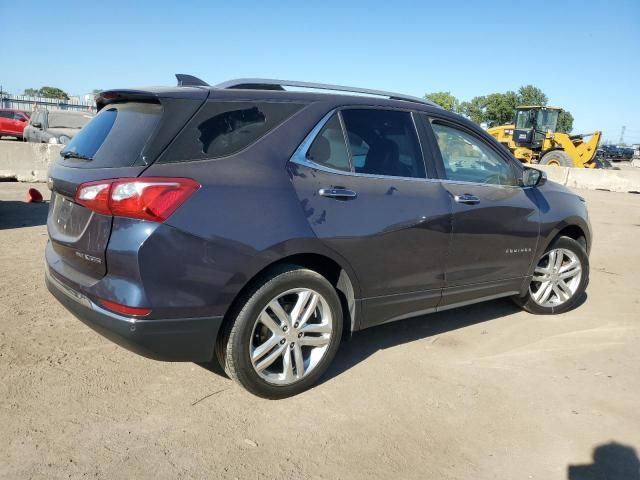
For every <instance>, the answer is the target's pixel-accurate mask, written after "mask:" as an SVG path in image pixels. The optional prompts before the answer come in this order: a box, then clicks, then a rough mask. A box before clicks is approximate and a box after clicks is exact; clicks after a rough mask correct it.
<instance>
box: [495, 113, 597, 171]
mask: <svg viewBox="0 0 640 480" xmlns="http://www.w3.org/2000/svg"><path fill="white" fill-rule="evenodd" d="M561 111H562V109H560V108H557V107H542V106H536V105H534V106H523V107H517V108H516V115H515V122H514V124H513V125H500V126H498V127H492V128H489V129H488V130H487V131H488V132H489V133H490V134H491V135H493V136H494V137H495V138H496V139H497V140H498V141H499V142H500V143H502V144H503V145H504V146H505V147H507V148H508V149H509V150H511V153H512V154H513V156H514V157H516V158H517V159H518V160H520V161H521V162H523V163H539V164H540V165H557V166H562V167H578V168H582V167H584V168H597V167H599V166H601V165H600V162H599V161H597V160H596V153H597V151H598V144H599V143H600V137H601V135H602V132H600V131H595V132H593V133H589V134H584V135H569V134H567V133H562V132H558V131H556V128H557V126H558V117H559V115H560V112H561ZM586 137H591V138H590V139H589V140H588V141H587V140H586Z"/></svg>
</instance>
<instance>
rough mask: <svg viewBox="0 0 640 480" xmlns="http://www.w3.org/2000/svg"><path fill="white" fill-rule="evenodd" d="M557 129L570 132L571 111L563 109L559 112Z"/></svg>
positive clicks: (571, 124)
mask: <svg viewBox="0 0 640 480" xmlns="http://www.w3.org/2000/svg"><path fill="white" fill-rule="evenodd" d="M557 130H558V131H559V132H564V133H571V130H573V115H571V112H566V111H564V110H563V111H562V112H560V115H559V116H558V127H557Z"/></svg>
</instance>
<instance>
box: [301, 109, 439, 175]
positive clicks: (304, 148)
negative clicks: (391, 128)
mask: <svg viewBox="0 0 640 480" xmlns="http://www.w3.org/2000/svg"><path fill="white" fill-rule="evenodd" d="M373 108H377V107H373ZM377 109H378V110H386V109H384V108H377ZM341 110H343V108H341V107H340V108H334V109H333V110H331V111H329V112H328V113H327V114H326V115H325V116H324V117H322V118H321V119H320V121H319V122H318V123H317V124H316V126H315V127H313V129H311V131H310V132H309V133H308V134H307V136H306V137H305V138H304V140H303V141H302V143H301V144H300V146H299V147H298V148H297V149H296V151H295V152H294V153H293V155H292V156H291V158H290V159H289V161H290V162H293V163H296V164H298V165H303V166H305V167H308V168H313V169H315V170H320V171H322V172H326V173H333V174H336V175H345V176H348V177H365V178H377V179H395V180H403V181H406V180H411V181H419V182H424V181H428V182H439V181H441V180H440V179H439V178H425V177H397V176H395V175H376V174H372V173H359V172H355V171H353V165H351V148H350V146H349V142H348V141H347V133H346V128H344V124H343V120H342V115H338V118H339V121H340V125H341V126H342V132H343V135H344V136H345V142H346V144H347V151H348V152H349V165H350V166H351V171H348V172H347V171H345V170H338V169H335V168H331V167H327V166H324V165H320V164H319V163H316V162H314V161H312V160H309V159H308V158H307V152H308V151H309V148H311V144H312V143H313V141H314V140H315V138H316V137H317V136H318V134H319V133H320V131H321V130H322V128H323V127H324V126H325V124H326V123H327V122H328V121H329V119H330V118H331V117H332V116H333V115H334V114H339V112H340V111H341ZM407 113H409V114H410V115H411V113H412V112H411V111H409V112H407ZM411 119H412V122H413V126H414V129H415V128H416V126H415V120H414V119H413V115H411ZM415 133H416V138H417V140H418V145H419V146H420V151H421V153H422V161H423V163H424V153H423V152H422V144H421V142H420V135H418V132H417V130H416V132H415ZM425 175H427V166H426V165H425Z"/></svg>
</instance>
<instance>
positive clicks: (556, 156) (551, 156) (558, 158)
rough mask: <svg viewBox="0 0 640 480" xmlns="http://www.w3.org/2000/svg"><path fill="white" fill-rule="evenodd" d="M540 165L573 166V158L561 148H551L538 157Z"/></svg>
mask: <svg viewBox="0 0 640 480" xmlns="http://www.w3.org/2000/svg"><path fill="white" fill-rule="evenodd" d="M540 165H552V166H555V167H573V166H574V165H573V160H571V157H570V156H569V154H567V153H566V152H565V151H563V150H552V151H550V152H547V153H545V154H544V155H543V156H542V158H541V159H540Z"/></svg>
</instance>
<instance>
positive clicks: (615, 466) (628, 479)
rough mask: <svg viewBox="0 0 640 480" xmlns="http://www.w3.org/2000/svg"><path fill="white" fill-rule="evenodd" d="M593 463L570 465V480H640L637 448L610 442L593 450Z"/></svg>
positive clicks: (639, 461)
mask: <svg viewBox="0 0 640 480" xmlns="http://www.w3.org/2000/svg"><path fill="white" fill-rule="evenodd" d="M592 458H593V462H592V463H590V464H587V465H569V466H568V467H567V479H568V480H614V479H621V480H622V479H625V480H640V459H638V454H637V452H636V450H635V448H633V447H631V446H628V445H622V444H620V443H617V442H610V443H607V444H604V445H599V446H597V447H596V448H594V449H593V454H592Z"/></svg>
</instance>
